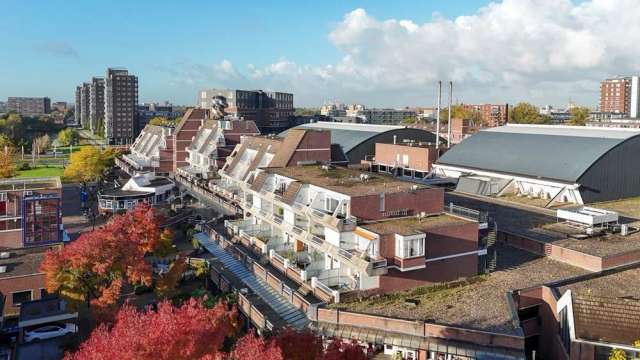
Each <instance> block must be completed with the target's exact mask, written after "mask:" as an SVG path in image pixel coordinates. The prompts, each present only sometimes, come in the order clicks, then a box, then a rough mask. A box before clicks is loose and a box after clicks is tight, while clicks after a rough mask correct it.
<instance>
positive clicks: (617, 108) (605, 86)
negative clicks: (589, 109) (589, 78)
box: [600, 76, 640, 118]
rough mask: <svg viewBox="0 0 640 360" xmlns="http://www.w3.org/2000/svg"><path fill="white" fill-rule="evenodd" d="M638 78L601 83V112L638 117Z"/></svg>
mask: <svg viewBox="0 0 640 360" xmlns="http://www.w3.org/2000/svg"><path fill="white" fill-rule="evenodd" d="M639 85H640V84H639V80H638V76H627V77H615V78H611V79H606V80H603V81H602V82H600V111H601V112H603V113H612V114H620V115H623V116H629V117H632V118H636V117H638V106H639V105H640V102H639V100H638V97H639V96H640V94H639Z"/></svg>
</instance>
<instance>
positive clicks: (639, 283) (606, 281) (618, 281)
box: [556, 267, 640, 300]
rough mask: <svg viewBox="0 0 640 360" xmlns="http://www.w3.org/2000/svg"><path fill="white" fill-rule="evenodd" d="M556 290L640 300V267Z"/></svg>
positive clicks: (614, 272)
mask: <svg viewBox="0 0 640 360" xmlns="http://www.w3.org/2000/svg"><path fill="white" fill-rule="evenodd" d="M556 289H558V291H560V293H561V294H564V292H565V291H567V290H571V292H572V293H574V294H578V295H588V296H602V297H608V298H626V299H636V300H640V267H634V268H629V269H626V270H622V271H609V272H608V273H607V274H606V275H594V276H593V277H587V278H586V279H581V280H577V281H575V282H572V283H564V284H562V285H560V286H557V287H556Z"/></svg>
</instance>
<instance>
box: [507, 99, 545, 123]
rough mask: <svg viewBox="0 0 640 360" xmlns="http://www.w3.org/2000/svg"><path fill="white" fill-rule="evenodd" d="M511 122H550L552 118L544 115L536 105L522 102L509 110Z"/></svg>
mask: <svg viewBox="0 0 640 360" xmlns="http://www.w3.org/2000/svg"><path fill="white" fill-rule="evenodd" d="M509 122H510V123H514V124H548V123H549V122H550V119H549V117H547V116H542V115H541V114H540V110H539V109H538V108H537V107H536V106H534V105H531V104H529V103H524V102H521V103H519V104H517V105H516V106H514V107H513V108H512V109H511V111H509Z"/></svg>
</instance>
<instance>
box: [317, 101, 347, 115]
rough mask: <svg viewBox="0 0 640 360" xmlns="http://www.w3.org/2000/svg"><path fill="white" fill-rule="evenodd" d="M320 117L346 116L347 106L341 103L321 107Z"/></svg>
mask: <svg viewBox="0 0 640 360" xmlns="http://www.w3.org/2000/svg"><path fill="white" fill-rule="evenodd" d="M320 115H323V116H330V117H342V116H347V106H346V105H344V104H341V103H331V104H325V105H322V107H321V108H320Z"/></svg>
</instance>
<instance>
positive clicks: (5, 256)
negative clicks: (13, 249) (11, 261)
mask: <svg viewBox="0 0 640 360" xmlns="http://www.w3.org/2000/svg"><path fill="white" fill-rule="evenodd" d="M9 257H11V253H10V252H8V251H3V252H0V259H8V258H9Z"/></svg>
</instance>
